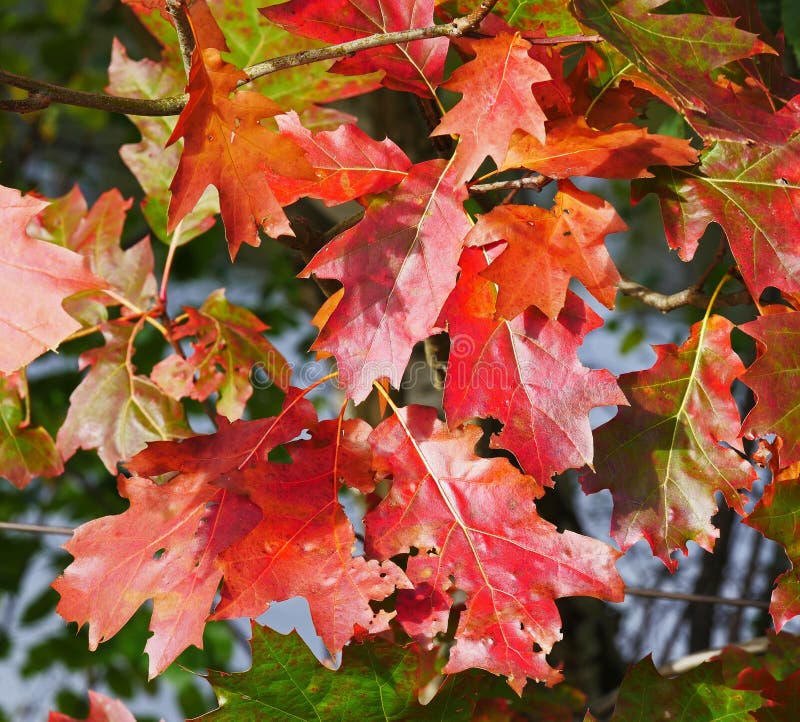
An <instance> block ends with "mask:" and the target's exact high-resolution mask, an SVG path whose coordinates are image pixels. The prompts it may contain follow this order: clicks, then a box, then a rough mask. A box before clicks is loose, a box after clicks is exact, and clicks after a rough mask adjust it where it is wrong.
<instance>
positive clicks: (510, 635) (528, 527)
mask: <svg viewBox="0 0 800 722" xmlns="http://www.w3.org/2000/svg"><path fill="white" fill-rule="evenodd" d="M479 437H480V430H479V429H478V428H477V427H467V428H464V429H457V430H455V431H448V430H447V428H446V426H445V425H444V424H442V423H441V422H440V421H438V420H437V419H436V411H435V409H432V408H428V407H422V406H411V407H408V408H406V409H401V410H399V411H398V412H397V414H396V415H394V416H392V417H390V418H389V419H387V420H386V421H384V422H383V423H382V424H381V425H380V426H378V427H377V428H376V429H375V431H374V432H373V433H372V435H371V436H370V441H371V443H372V446H373V451H374V455H375V463H376V466H377V468H378V471H379V473H380V472H383V473H384V474H391V475H392V479H393V481H392V488H391V491H390V492H389V495H388V496H387V497H386V498H385V499H384V500H383V501H382V502H381V503H380V505H379V506H378V507H377V508H376V509H375V510H373V511H371V512H369V513H368V514H367V517H366V525H367V545H368V551H369V550H371V551H372V552H373V553H376V554H380V555H382V556H383V557H390V556H393V555H395V554H408V553H411V552H412V550H413V549H416V550H418V553H417V554H416V555H415V556H411V557H410V558H409V560H408V567H407V570H406V573H407V574H408V576H409V578H410V579H411V580H412V582H414V583H415V584H417V585H419V586H418V590H420V593H421V594H423V595H424V594H426V593H427V594H430V595H434V594H435V595H436V598H437V600H438V602H437V604H438V605H439V606H440V607H443V606H445V605H446V607H449V606H450V605H452V598H451V597H450V596H449V592H451V591H452V590H453V589H460V590H462V591H463V592H464V593H465V594H466V610H465V611H464V612H462V613H461V618H460V620H459V624H458V630H457V632H456V644H455V646H454V647H453V648H452V649H451V650H450V659H449V661H448V663H447V666H446V667H445V668H444V672H445V673H454V672H459V671H461V670H464V669H468V668H471V667H481V668H483V669H486V670H488V671H490V672H493V673H495V674H504V675H506V676H507V677H508V682H509V684H510V685H511V686H512V687H513V688H514V689H515V690H516V691H517V692H518V693H520V692H521V691H522V688H523V686H524V685H525V682H526V677H532V678H534V679H537V680H542V681H546V682H547V683H548V684H553V683H554V682H556V681H558V679H559V678H560V675H559V673H558V672H557V671H556V670H554V669H552V668H551V667H550V666H549V665H548V664H547V662H546V661H545V655H546V654H547V653H548V652H549V651H550V648H551V647H552V645H553V643H554V642H556V641H557V640H558V639H559V638H560V634H559V624H560V619H559V616H558V610H557V609H556V606H555V604H554V601H553V600H554V599H558V598H560V597H565V596H574V595H587V596H597V597H600V598H603V599H610V600H617V599H621V598H622V580H621V579H620V578H619V576H618V575H617V572H616V570H615V568H614V564H615V562H616V559H617V558H618V556H619V554H618V552H615V551H614V550H613V549H611V548H610V547H608V546H607V545H605V544H603V543H601V542H598V541H596V540H594V539H589V538H587V537H582V536H580V535H578V534H574V533H572V532H565V533H563V534H559V533H558V532H557V531H556V528H555V527H554V526H553V525H552V524H550V523H549V522H546V521H544V520H543V519H541V518H540V517H539V516H538V515H537V513H536V506H535V504H534V500H535V499H536V498H537V497H539V496H540V495H541V493H542V487H541V485H540V484H539V483H538V482H537V481H536V480H535V479H533V478H531V477H529V476H523V475H522V474H520V473H519V472H518V471H517V470H516V469H515V468H514V467H512V466H511V464H510V463H509V462H508V461H507V460H506V459H482V458H479V457H477V456H475V455H474V454H473V453H472V449H473V447H474V446H475V444H476V443H477V441H478V438H479ZM446 607H445V609H444V611H445V614H443V615H437V616H435V617H434V618H432V619H430V620H429V623H428V624H427V625H425V624H423V625H421V626H420V625H418V626H417V627H416V629H415V631H417V632H418V633H420V632H421V631H423V632H424V633H423V634H421V636H424V638H425V641H427V642H430V641H431V640H432V639H433V637H434V636H435V635H436V634H437V633H439V632H444V631H445V628H446V623H447V616H446V611H447V609H446ZM535 645H539V647H540V649H538V651H534V650H535V649H537V648H536V647H535Z"/></svg>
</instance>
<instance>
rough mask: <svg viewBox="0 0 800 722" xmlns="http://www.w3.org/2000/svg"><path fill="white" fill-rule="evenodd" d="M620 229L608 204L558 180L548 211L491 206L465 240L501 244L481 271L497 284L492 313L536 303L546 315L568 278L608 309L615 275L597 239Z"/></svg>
mask: <svg viewBox="0 0 800 722" xmlns="http://www.w3.org/2000/svg"><path fill="white" fill-rule="evenodd" d="M626 230H628V227H627V226H626V225H625V223H624V222H623V220H622V219H621V218H620V217H619V216H618V215H617V212H616V211H615V210H614V207H613V206H612V205H611V204H610V203H607V202H606V201H604V200H603V199H602V198H600V197H598V196H596V195H594V194H592V193H586V192H585V191H582V190H580V189H578V188H576V187H575V186H574V185H573V184H572V183H570V182H569V181H562V182H561V183H560V184H559V190H558V193H556V196H555V199H554V201H553V207H552V208H551V209H550V210H545V209H543V208H539V207H537V206H515V205H501V206H497V207H496V208H494V209H493V210H491V211H489V213H485V214H484V215H482V216H480V217H479V218H478V222H477V224H476V225H475V227H474V228H473V229H472V231H470V234H469V236H467V239H466V244H467V245H468V246H485V245H488V244H491V243H493V242H495V241H499V240H504V241H506V242H507V247H506V249H505V250H504V251H503V252H502V253H501V254H500V256H499V258H497V259H496V260H494V261H493V262H492V264H491V265H490V266H489V267H488V268H487V269H486V270H485V271H483V272H482V273H481V275H482V276H484V277H485V278H488V279H489V280H490V281H494V282H495V283H497V284H498V285H499V287H500V291H499V294H498V297H497V307H496V314H497V316H501V317H503V318H507V319H512V318H515V317H516V316H518V315H519V314H521V313H522V312H523V311H524V310H525V309H526V308H528V306H536V307H537V308H539V309H541V311H542V312H543V313H544V314H545V315H546V316H547V317H548V318H556V317H557V316H558V314H559V312H560V311H561V309H562V308H563V307H564V301H565V298H566V295H567V286H568V285H569V281H570V278H572V277H574V278H577V279H578V280H579V281H581V283H583V285H584V286H586V290H587V291H589V292H590V293H591V294H592V295H593V296H594V297H595V298H596V299H597V300H598V301H600V302H601V303H602V304H603V305H604V306H606V307H608V308H613V307H614V299H615V297H616V295H617V288H616V285H617V283H619V281H620V275H619V272H618V271H617V267H616V266H615V265H614V262H613V261H612V260H611V257H610V256H609V255H608V252H607V251H606V248H605V245H604V243H603V239H604V238H605V236H606V235H608V234H609V233H617V232H620V231H626Z"/></svg>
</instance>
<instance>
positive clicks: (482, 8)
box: [0, 0, 497, 116]
mask: <svg viewBox="0 0 800 722" xmlns="http://www.w3.org/2000/svg"><path fill="white" fill-rule="evenodd" d="M496 2H497V0H483V2H482V3H481V4H480V5H479V6H478V7H477V8H476V9H475V10H473V11H472V12H471V13H469V14H468V15H464V16H463V17H460V18H456V19H455V20H453V21H452V22H449V23H446V24H444V25H430V26H428V27H424V28H412V29H410V30H400V31H398V32H393V33H379V34H376V35H370V36H368V37H366V38H359V39H357V40H351V41H350V42H346V43H339V44H338V45H331V46H328V47H325V48H318V49H314V50H303V51H301V52H299V53H291V54H289V55H282V56H280V57H277V58H273V59H272V60H266V61H264V62H262V63H256V64H255V65H251V66H249V67H247V68H243V71H244V73H245V74H246V75H247V79H246V80H242V81H241V82H240V83H239V84H240V85H244V84H245V83H249V82H250V81H252V80H255V79H256V78H260V77H262V76H264V75H269V74H270V73H274V72H276V71H278V70H285V69H287V68H295V67H298V66H301V65H308V64H310V63H317V62H320V61H322V60H332V59H335V58H342V57H345V56H347V55H350V54H352V53H356V52H358V51H360V50H368V49H370V48H378V47H381V46H383V45H395V44H398V43H408V42H412V41H414V40H425V39H428V38H436V37H448V38H458V37H461V36H462V35H464V34H465V33H467V32H468V31H469V30H471V29H472V28H474V27H477V26H478V25H480V23H481V21H482V20H483V19H484V18H485V17H486V15H488V14H489V12H491V9H492V8H493V7H494V5H495V3H496ZM0 83H3V84H5V85H10V86H12V87H14V88H19V89H21V90H27V91H29V92H31V93H36V94H38V95H39V96H41V97H42V98H43V99H44V100H42V101H36V103H35V107H31V108H30V109H29V110H26V111H25V112H30V110H40V109H41V107H44V106H43V105H42V103H45V101H46V103H47V104H50V103H63V104H65V105H73V106H77V107H81V108H94V109H96V110H105V111H108V112H109V113H122V114H124V115H146V116H166V115H178V114H179V113H180V112H181V111H182V110H183V108H184V107H185V106H186V103H187V102H188V100H189V96H188V95H187V94H185V93H184V94H183V95H176V96H172V97H170V98H158V99H149V98H125V97H122V96H119V95H108V94H105V93H88V92H85V91H81V90H72V89H70V88H65V87H63V86H60V85H54V84H52V83H46V82H44V81H41V80H35V79H33V78H27V77H25V76H22V75H17V74H16V73H10V72H8V71H6V70H2V69H0ZM24 107H27V106H24V105H19V103H17V104H16V105H14V106H13V108H24ZM7 109H10V108H7ZM18 112H19V110H18Z"/></svg>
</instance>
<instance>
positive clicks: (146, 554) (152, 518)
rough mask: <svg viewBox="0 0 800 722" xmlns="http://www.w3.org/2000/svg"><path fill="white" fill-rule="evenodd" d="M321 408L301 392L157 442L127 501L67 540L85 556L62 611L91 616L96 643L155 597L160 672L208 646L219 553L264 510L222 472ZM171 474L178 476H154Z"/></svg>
mask: <svg viewBox="0 0 800 722" xmlns="http://www.w3.org/2000/svg"><path fill="white" fill-rule="evenodd" d="M314 416H315V414H314V410H313V406H311V404H310V402H308V401H307V400H306V399H304V398H302V397H298V396H297V395H296V394H291V395H290V396H289V397H287V401H286V403H285V404H284V409H283V411H282V413H281V414H280V416H278V417H275V418H267V419H259V420H258V421H237V422H235V423H233V424H227V423H225V422H224V420H223V421H221V422H220V429H219V431H218V432H217V433H216V434H211V435H209V436H195V437H192V438H190V439H186V440H185V441H183V442H157V443H155V444H151V445H150V446H149V447H148V448H147V449H145V450H144V451H143V452H141V453H140V454H139V455H138V456H136V457H135V458H134V459H132V460H131V462H130V463H129V464H128V468H129V469H131V471H133V472H134V473H136V474H139V475H140V476H134V477H132V478H130V479H126V478H125V477H120V480H119V492H120V495H121V496H123V497H125V498H127V499H129V500H130V507H129V508H128V509H127V511H125V512H124V513H122V514H118V515H116V516H109V517H103V518H101V519H95V520H94V521H90V522H88V523H87V524H84V525H83V526H81V527H79V528H78V529H77V530H76V531H75V533H74V535H73V537H72V538H71V539H70V540H69V541H68V542H67V543H66V544H65V545H64V548H65V549H66V550H67V551H68V552H69V553H70V554H72V556H73V557H74V558H75V559H74V561H73V562H72V564H70V565H69V566H68V567H67V569H66V570H65V571H64V573H63V575H62V576H60V577H59V578H58V579H57V580H56V581H55V582H54V583H53V587H54V588H55V590H56V591H57V592H58V593H59V594H60V595H61V601H60V602H59V604H58V607H57V609H56V611H57V612H58V613H59V614H60V615H61V616H62V617H64V619H66V620H67V621H75V622H78V624H79V625H83V624H84V623H88V624H89V648H90V649H96V648H97V645H98V644H99V643H100V642H102V641H104V640H106V639H108V638H110V637H111V636H113V635H114V634H116V633H117V632H118V631H119V630H120V629H121V628H122V626H123V625H124V624H125V623H126V622H127V621H128V619H130V617H131V616H132V615H133V613H134V612H135V611H136V610H137V609H138V608H139V607H140V606H141V605H142V604H143V603H144V602H145V601H146V600H148V599H152V600H153V616H152V619H151V622H150V629H151V631H152V632H153V636H152V637H150V639H148V641H147V645H146V647H145V651H146V652H147V653H148V655H149V657H150V677H151V678H152V677H154V676H155V675H157V674H159V673H160V672H162V671H163V670H164V669H166V667H167V666H168V665H169V664H170V663H172V661H173V660H174V659H175V658H176V657H177V656H178V655H179V654H180V653H181V652H182V651H183V650H184V649H185V648H186V647H187V646H189V645H192V644H193V645H195V646H197V647H201V648H202V640H203V636H202V635H203V628H204V626H205V621H206V618H207V616H208V614H209V611H210V608H211V604H212V602H213V599H214V596H215V594H216V592H217V587H218V586H219V582H220V579H221V578H222V569H221V567H220V566H219V562H218V557H219V555H220V553H221V552H222V551H224V550H225V549H226V548H227V547H228V546H230V545H231V544H232V543H234V542H235V541H237V540H238V539H240V538H241V537H243V536H244V535H246V534H247V533H249V532H250V531H251V530H252V529H253V528H254V527H255V526H256V525H257V524H258V522H259V521H260V520H261V510H260V509H259V507H258V506H256V505H255V504H254V503H253V502H252V501H250V500H249V499H248V498H247V497H246V496H245V495H241V494H235V493H232V492H231V491H229V490H227V489H225V488H221V487H220V486H215V485H214V484H213V482H214V481H217V480H218V479H219V478H220V477H221V476H222V475H224V474H226V473H230V472H231V471H233V470H235V469H237V468H238V467H239V466H243V465H246V464H249V463H251V461H253V460H255V461H259V460H264V459H265V458H266V454H267V452H269V451H270V450H271V449H272V448H274V447H275V446H277V445H278V444H280V443H285V442H286V441H289V440H290V439H292V438H294V437H295V436H297V435H298V434H299V433H300V432H301V431H302V430H303V429H304V428H305V427H306V426H307V425H308V424H309V423H312V422H313V419H314ZM175 472H178V473H177V475H175ZM163 474H171V475H173V478H171V479H170V480H169V481H167V482H166V483H164V482H163V478H162V479H160V481H161V483H157V482H156V481H154V480H153V479H150V478H146V476H153V477H161V475H163Z"/></svg>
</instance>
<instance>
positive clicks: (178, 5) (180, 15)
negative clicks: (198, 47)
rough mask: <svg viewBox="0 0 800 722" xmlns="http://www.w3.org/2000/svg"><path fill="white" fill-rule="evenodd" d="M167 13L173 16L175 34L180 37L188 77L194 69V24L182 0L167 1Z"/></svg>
mask: <svg viewBox="0 0 800 722" xmlns="http://www.w3.org/2000/svg"><path fill="white" fill-rule="evenodd" d="M167 12H168V13H169V14H170V16H172V22H173V24H174V26H175V33H176V35H177V36H178V46H179V47H180V49H181V59H182V60H183V69H184V71H185V72H186V77H187V78H188V77H189V71H190V70H191V69H192V51H193V50H194V46H195V40H194V32H192V24H191V23H190V22H189V16H188V15H187V14H186V6H185V5H184V4H183V2H182V0H167Z"/></svg>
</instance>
